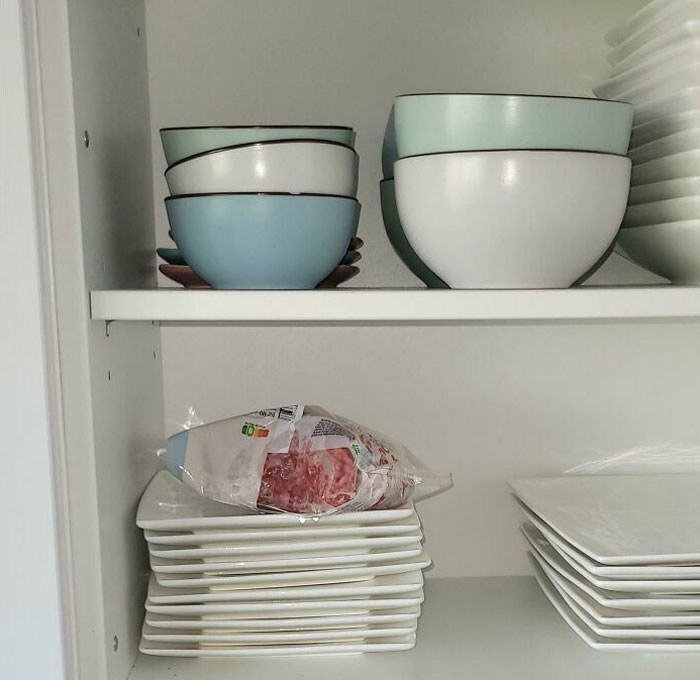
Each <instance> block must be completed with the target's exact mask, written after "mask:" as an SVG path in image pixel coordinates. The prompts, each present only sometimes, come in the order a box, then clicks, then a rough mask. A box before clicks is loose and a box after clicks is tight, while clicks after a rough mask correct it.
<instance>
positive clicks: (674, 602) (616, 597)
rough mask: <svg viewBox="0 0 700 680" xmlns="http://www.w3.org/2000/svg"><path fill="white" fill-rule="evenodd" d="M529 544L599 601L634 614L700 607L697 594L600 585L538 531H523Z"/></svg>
mask: <svg viewBox="0 0 700 680" xmlns="http://www.w3.org/2000/svg"><path fill="white" fill-rule="evenodd" d="M523 534H524V535H525V539H526V541H527V543H528V546H529V547H530V548H531V549H532V551H533V554H534V555H535V557H540V558H542V560H544V561H545V562H546V563H547V565H548V566H550V567H551V568H552V569H554V570H555V571H556V572H557V573H558V574H559V575H560V576H562V577H563V578H565V579H566V580H567V581H570V582H571V583H573V584H575V585H576V586H578V587H579V588H580V589H581V590H583V591H584V592H585V593H586V594H587V595H590V597H592V598H593V599H594V600H595V601H596V602H597V603H598V604H600V605H602V606H604V607H611V608H614V609H624V610H628V611H630V612H634V613H635V614H646V613H652V612H653V613H654V614H655V615H657V614H659V613H660V612H671V611H678V612H697V611H700V597H698V596H694V595H676V594H669V595H656V594H652V593H637V592H621V591H614V590H603V589H602V588H597V587H596V586H594V585H593V584H592V583H591V582H590V581H587V580H586V579H585V578H583V577H582V576H581V575H580V574H579V573H578V572H577V571H576V570H575V569H574V568H573V567H571V566H570V565H569V563H568V562H566V561H565V560H564V559H563V558H562V557H561V556H560V555H559V553H558V552H557V551H556V550H554V548H552V546H550V545H549V543H547V541H546V540H545V539H544V538H538V536H537V535H536V532H530V533H528V532H526V531H524V532H523Z"/></svg>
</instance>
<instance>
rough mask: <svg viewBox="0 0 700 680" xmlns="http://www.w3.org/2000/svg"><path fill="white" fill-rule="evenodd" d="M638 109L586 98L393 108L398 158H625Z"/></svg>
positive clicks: (466, 98) (408, 102) (415, 97)
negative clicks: (509, 152) (496, 153)
mask: <svg viewBox="0 0 700 680" xmlns="http://www.w3.org/2000/svg"><path fill="white" fill-rule="evenodd" d="M633 116H634V108H633V107H632V105H631V104H626V103H624V102H616V101H608V100H605V99H587V98H583V97H549V96H544V95H505V94H504V95H500V94H408V95H401V96H399V97H397V98H396V101H395V102H394V127H395V130H396V146H397V151H398V156H399V158H406V157H407V156H419V155H423V154H429V153H445V152H448V153H451V152H456V151H486V150H497V149H567V150H569V151H598V152H600V153H610V154H621V155H625V154H626V153H627V147H628V146H629V141H630V135H631V133H632V119H633Z"/></svg>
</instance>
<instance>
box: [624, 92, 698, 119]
mask: <svg viewBox="0 0 700 680" xmlns="http://www.w3.org/2000/svg"><path fill="white" fill-rule="evenodd" d="M698 109H700V87H698V86H693V87H686V88H684V89H683V90H679V91H678V92H674V93H673V94H670V95H667V96H665V97H659V99H652V100H651V101H648V102H645V103H644V104H641V105H639V106H635V107H634V127H635V128H638V127H641V126H642V125H646V124H647V123H651V122H654V121H657V120H659V119H661V118H665V117H666V116H673V115H676V114H679V113H687V112H689V111H697V110H698Z"/></svg>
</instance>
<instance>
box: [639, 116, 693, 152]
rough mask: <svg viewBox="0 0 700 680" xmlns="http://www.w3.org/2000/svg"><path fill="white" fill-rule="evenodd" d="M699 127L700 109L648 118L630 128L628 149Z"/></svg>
mask: <svg viewBox="0 0 700 680" xmlns="http://www.w3.org/2000/svg"><path fill="white" fill-rule="evenodd" d="M699 127H700V111H699V110H689V111H679V112H678V113H669V114H667V115H665V116H663V117H662V118H656V119H655V120H650V121H649V122H648V123H644V124H643V125H636V126H635V127H633V128H632V137H631V139H630V149H636V148H638V147H640V146H644V145H645V144H649V143H650V142H654V141H656V140H657V139H662V138H663V137H668V136H669V135H675V134H676V133H678V132H685V131H686V130H692V129H694V128H699Z"/></svg>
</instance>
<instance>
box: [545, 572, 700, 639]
mask: <svg viewBox="0 0 700 680" xmlns="http://www.w3.org/2000/svg"><path fill="white" fill-rule="evenodd" d="M535 578H536V579H537V583H538V584H539V586H540V588H542V591H543V592H544V594H545V595H546V596H547V598H548V599H549V601H550V602H551V603H552V605H553V606H554V608H555V609H556V610H557V611H558V612H559V614H560V615H561V617H562V618H563V619H564V620H565V621H566V622H567V623H568V624H569V626H571V628H572V629H573V630H574V632H575V633H577V634H578V635H579V637H581V638H582V639H583V640H584V642H586V643H587V644H588V645H590V646H591V647H593V648H594V649H599V650H603V651H619V652H630V651H639V652H698V651H700V644H698V642H697V641H691V640H629V639H619V638H605V637H602V636H600V635H597V634H596V633H595V632H594V631H593V630H591V629H590V628H589V627H588V626H587V625H586V624H585V623H584V622H583V621H582V620H581V619H580V618H579V617H578V616H577V615H576V614H575V613H574V612H573V611H572V609H571V607H569V605H568V604H567V603H566V602H565V601H564V599H563V598H562V596H561V595H560V593H559V591H558V590H557V589H556V588H555V587H554V585H552V583H551V582H550V581H549V580H548V579H547V577H546V576H544V574H543V573H542V571H541V570H539V571H536V572H535Z"/></svg>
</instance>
